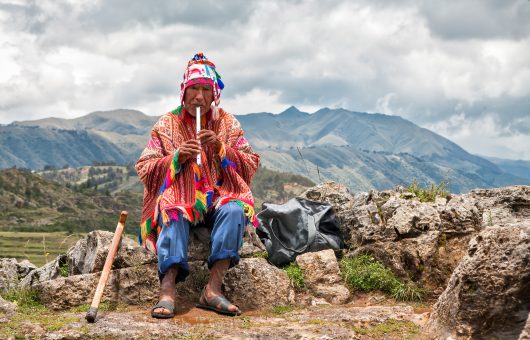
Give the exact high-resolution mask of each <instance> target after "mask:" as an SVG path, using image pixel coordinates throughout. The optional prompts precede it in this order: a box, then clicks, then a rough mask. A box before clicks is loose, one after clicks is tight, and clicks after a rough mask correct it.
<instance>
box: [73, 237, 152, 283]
mask: <svg viewBox="0 0 530 340" xmlns="http://www.w3.org/2000/svg"><path fill="white" fill-rule="evenodd" d="M113 237H114V233H112V232H109V231H102V230H95V231H92V232H90V233H88V234H87V235H86V237H85V238H83V239H81V240H79V241H77V243H76V244H75V245H74V246H73V247H71V248H70V249H69V250H68V253H67V256H66V257H67V263H68V275H78V274H89V273H96V272H98V271H101V270H102V269H103V266H104V265H105V260H106V259H107V254H108V252H109V247H110V245H111V243H112V238H113ZM154 262H156V256H155V255H154V254H153V253H151V252H149V251H148V250H146V249H145V248H143V247H141V246H139V244H138V242H137V241H133V240H131V239H129V238H127V237H122V239H121V243H120V246H119V249H118V252H117V253H116V256H115V258H114V262H113V265H112V268H114V269H119V268H127V267H131V266H136V265H141V264H147V263H154Z"/></svg>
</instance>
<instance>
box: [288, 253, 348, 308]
mask: <svg viewBox="0 0 530 340" xmlns="http://www.w3.org/2000/svg"><path fill="white" fill-rule="evenodd" d="M296 263H297V264H298V266H299V267H300V268H302V270H303V271H304V283H305V284H306V286H307V287H308V288H309V290H310V292H311V293H312V294H313V295H314V296H316V297H319V298H323V299H325V300H326V301H328V302H330V303H332V304H343V303H346V302H347V301H348V299H349V297H350V291H349V290H348V288H346V287H345V286H344V285H343V284H342V278H341V275H340V268H339V264H338V262H337V258H336V257H335V252H334V251H333V250H331V249H327V250H322V251H319V252H314V253H305V254H302V255H299V256H298V257H297V258H296Z"/></svg>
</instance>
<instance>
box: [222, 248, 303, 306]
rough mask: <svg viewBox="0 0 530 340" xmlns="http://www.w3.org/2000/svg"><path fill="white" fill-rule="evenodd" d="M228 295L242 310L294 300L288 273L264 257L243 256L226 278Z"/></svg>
mask: <svg viewBox="0 0 530 340" xmlns="http://www.w3.org/2000/svg"><path fill="white" fill-rule="evenodd" d="M223 283H224V290H225V294H226V297H227V298H228V299H230V300H231V301H233V302H234V303H235V304H237V305H239V306H240V307H241V308H242V309H243V310H251V309H259V308H269V307H272V306H277V305H288V304H292V303H294V296H295V295H294V290H293V287H292V285H291V283H290V280H289V277H288V276H287V273H286V272H285V271H283V270H281V269H279V268H276V267H275V266H272V265H270V264H269V263H268V262H267V261H266V260H265V259H263V258H244V259H241V261H240V262H239V264H238V265H237V266H235V267H233V268H231V269H229V270H228V272H227V274H226V276H225V278H224V281H223Z"/></svg>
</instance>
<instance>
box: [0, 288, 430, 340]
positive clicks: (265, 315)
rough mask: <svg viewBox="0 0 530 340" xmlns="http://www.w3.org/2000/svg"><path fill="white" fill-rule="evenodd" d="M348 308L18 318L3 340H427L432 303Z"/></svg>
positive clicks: (138, 309) (373, 301) (4, 321)
mask: <svg viewBox="0 0 530 340" xmlns="http://www.w3.org/2000/svg"><path fill="white" fill-rule="evenodd" d="M353 301H354V302H352V303H350V304H347V305H340V306H332V305H328V304H322V305H315V306H308V307H293V306H276V307H274V308H270V309H266V310H253V311H243V314H242V315H241V316H237V317H229V316H221V315H218V314H215V313H213V312H210V311H205V310H202V309H198V308H196V307H195V306H194V305H193V304H191V303H190V302H184V301H181V302H179V303H177V311H176V313H177V314H176V316H175V317H174V318H172V319H166V320H159V319H153V318H152V317H151V315H150V308H151V306H119V307H118V308H116V309H115V310H100V311H99V312H98V317H97V319H96V322H95V323H92V324H90V323H87V322H86V321H85V319H84V317H85V311H81V310H78V311H75V310H74V311H72V310H71V311H67V312H59V313H57V312H55V313H53V315H52V317H51V319H53V322H52V321H51V320H48V319H46V320H48V321H44V320H45V319H44V318H34V317H31V318H28V319H26V320H24V318H23V317H21V315H19V314H14V315H11V316H3V317H1V316H0V328H4V327H5V328H4V330H3V331H0V334H3V335H6V336H7V337H8V338H15V336H16V338H18V337H23V338H37V339H424V338H425V336H423V334H422V331H421V329H422V326H423V325H424V324H425V322H426V321H427V318H428V315H429V312H430V309H431V304H430V303H397V302H395V301H393V300H391V299H388V298H387V297H385V296H383V295H377V294H359V295H356V296H355V297H354V299H353Z"/></svg>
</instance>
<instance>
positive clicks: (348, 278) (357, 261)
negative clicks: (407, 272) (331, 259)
mask: <svg viewBox="0 0 530 340" xmlns="http://www.w3.org/2000/svg"><path fill="white" fill-rule="evenodd" d="M340 266H341V270H342V274H343V277H344V281H345V282H346V284H347V285H348V286H349V287H350V288H352V289H356V290H361V291H364V292H370V291H374V290H379V291H382V292H385V293H387V294H390V295H392V297H393V298H394V299H396V300H401V301H417V300H421V299H422V297H423V295H424V292H423V290H422V289H420V288H419V287H418V286H416V284H414V283H412V282H407V283H404V282H402V281H400V280H399V279H398V278H396V277H395V276H394V274H393V273H392V271H391V270H390V269H388V268H386V267H385V266H384V265H383V264H382V263H380V262H379V261H377V260H376V259H374V258H373V257H372V256H370V255H368V254H362V255H359V256H355V257H352V258H343V259H342V260H341V262H340Z"/></svg>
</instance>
